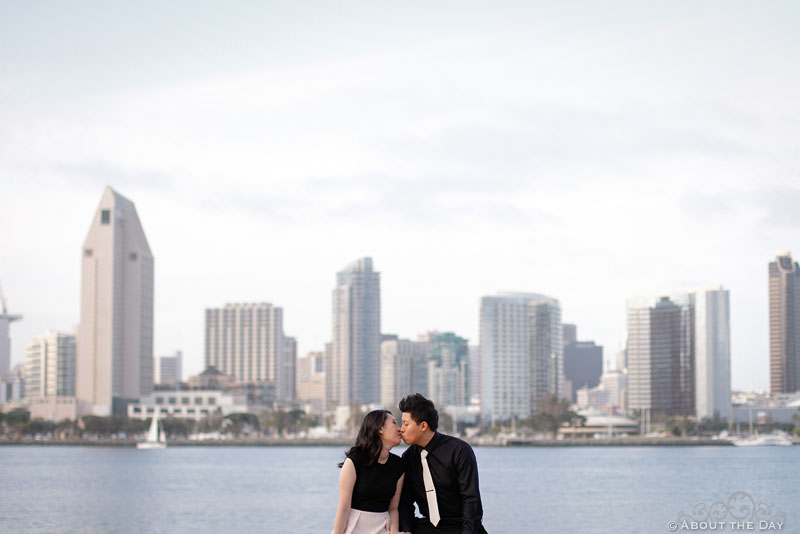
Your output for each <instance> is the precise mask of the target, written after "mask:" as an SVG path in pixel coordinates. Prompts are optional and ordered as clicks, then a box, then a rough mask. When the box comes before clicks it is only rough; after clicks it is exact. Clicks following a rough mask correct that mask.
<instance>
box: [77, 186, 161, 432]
mask: <svg viewBox="0 0 800 534" xmlns="http://www.w3.org/2000/svg"><path fill="white" fill-rule="evenodd" d="M81 254H82V260H81V261H82V268H81V323H80V328H79V331H78V339H77V361H76V365H75V368H76V369H75V394H76V397H77V401H78V412H79V414H81V415H85V414H93V415H101V416H104V415H110V414H112V413H114V414H124V413H125V410H126V406H127V403H128V402H131V401H134V400H137V399H138V398H139V397H140V396H141V395H146V394H148V393H150V392H151V390H152V388H153V255H152V253H151V252H150V246H149V245H148V244H147V238H146V237H145V235H144V230H143V229H142V224H141V222H140V221H139V215H138V214H137V213H136V207H135V206H134V205H133V202H131V201H130V200H128V199H127V198H125V197H123V196H122V195H120V194H119V193H117V192H116V191H114V190H113V189H111V187H106V189H105V191H103V196H102V198H101V199H100V205H99V206H98V207H97V212H96V213H95V215H94V219H93V220H92V225H91V227H90V228H89V234H88V235H87V236H86V241H85V242H84V244H83V250H82V253H81Z"/></svg>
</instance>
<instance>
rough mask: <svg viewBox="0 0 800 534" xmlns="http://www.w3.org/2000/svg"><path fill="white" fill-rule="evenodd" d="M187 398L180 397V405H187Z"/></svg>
mask: <svg viewBox="0 0 800 534" xmlns="http://www.w3.org/2000/svg"><path fill="white" fill-rule="evenodd" d="M189 400H190V399H189V397H181V404H189Z"/></svg>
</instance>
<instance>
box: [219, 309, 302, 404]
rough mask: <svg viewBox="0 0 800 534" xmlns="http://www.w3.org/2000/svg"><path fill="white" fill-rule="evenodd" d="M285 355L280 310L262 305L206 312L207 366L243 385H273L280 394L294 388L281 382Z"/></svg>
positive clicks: (281, 312)
mask: <svg viewBox="0 0 800 534" xmlns="http://www.w3.org/2000/svg"><path fill="white" fill-rule="evenodd" d="M285 354H286V342H285V339H284V335H283V310H282V309H281V308H279V307H277V306H273V305H272V304H269V303H267V302H261V303H235V304H226V305H225V307H224V308H210V309H207V310H206V316H205V365H206V367H209V366H214V367H216V368H217V369H218V370H219V371H221V372H222V373H223V374H226V375H228V376H232V377H234V378H235V379H236V380H239V381H242V382H264V381H268V382H272V383H273V384H274V386H275V392H276V395H277V394H278V392H285V391H286V390H287V388H288V389H289V390H292V391H293V389H294V386H293V385H292V386H286V385H285V384H283V383H281V382H282V380H283V379H284V378H285V377H284V375H283V373H282V370H283V369H284V358H285ZM292 380H294V378H292ZM279 400H283V399H279Z"/></svg>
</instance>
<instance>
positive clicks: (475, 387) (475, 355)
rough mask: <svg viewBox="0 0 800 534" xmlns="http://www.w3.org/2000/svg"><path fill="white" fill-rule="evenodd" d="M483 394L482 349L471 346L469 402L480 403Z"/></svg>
mask: <svg viewBox="0 0 800 534" xmlns="http://www.w3.org/2000/svg"><path fill="white" fill-rule="evenodd" d="M480 394H481V348H480V346H478V345H470V346H469V400H470V403H472V402H479V401H480Z"/></svg>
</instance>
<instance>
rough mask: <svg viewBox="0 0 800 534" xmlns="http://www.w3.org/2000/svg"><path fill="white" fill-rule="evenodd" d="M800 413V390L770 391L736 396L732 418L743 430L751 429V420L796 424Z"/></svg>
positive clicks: (756, 422)
mask: <svg viewBox="0 0 800 534" xmlns="http://www.w3.org/2000/svg"><path fill="white" fill-rule="evenodd" d="M742 397H743V398H742ZM799 415H800V392H795V393H778V394H775V393H770V394H750V395H737V396H734V399H733V411H732V414H731V418H732V421H733V422H734V423H736V424H739V425H740V428H741V429H742V430H744V429H745V428H748V430H749V425H750V422H752V423H753V424H754V425H761V424H779V425H795V426H796V425H797V424H798V422H800V421H798V419H797V418H798V416H799ZM745 425H747V427H745Z"/></svg>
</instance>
